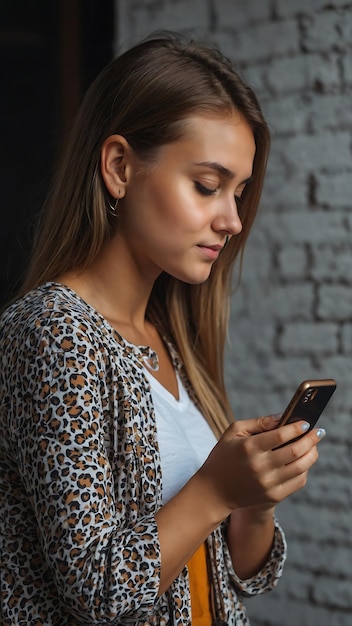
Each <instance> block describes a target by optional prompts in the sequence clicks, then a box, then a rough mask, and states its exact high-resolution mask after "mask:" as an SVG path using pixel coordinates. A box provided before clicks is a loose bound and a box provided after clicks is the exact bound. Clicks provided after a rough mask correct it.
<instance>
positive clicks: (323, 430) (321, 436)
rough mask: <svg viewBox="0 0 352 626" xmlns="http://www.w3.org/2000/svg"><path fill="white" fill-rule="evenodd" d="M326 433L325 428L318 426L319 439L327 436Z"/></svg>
mask: <svg viewBox="0 0 352 626" xmlns="http://www.w3.org/2000/svg"><path fill="white" fill-rule="evenodd" d="M325 435H326V430H325V428H318V429H317V437H319V439H322V438H323V437H325Z"/></svg>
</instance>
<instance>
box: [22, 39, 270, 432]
mask: <svg viewBox="0 0 352 626" xmlns="http://www.w3.org/2000/svg"><path fill="white" fill-rule="evenodd" d="M236 110H237V111H239V112H240V114H241V115H242V116H243V117H244V119H245V120H246V121H247V123H248V124H249V126H250V127H251V129H252V131H253V135H254V139H255V143H256V153H255V158H254V166H253V182H252V183H251V184H250V185H248V186H247V187H246V189H245V190H244V193H243V201H242V202H241V207H240V217H241V221H242V232H241V233H240V234H239V235H237V236H236V237H232V238H231V240H230V242H229V244H228V245H227V246H226V248H225V249H224V251H223V252H222V253H221V255H220V257H219V259H218V260H217V261H216V263H215V264H214V266H213V269H212V272H211V275H210V278H209V279H208V280H207V281H206V282H205V283H203V284H201V285H188V284H185V283H182V282H181V281H179V280H177V279H175V278H173V277H172V276H169V275H165V274H162V275H161V276H160V277H159V279H158V280H157V281H156V283H155V286H154V289H153V291H152V294H151V298H150V301H149V305H148V311H147V314H148V316H149V318H150V319H153V320H154V321H156V322H157V323H158V325H159V327H161V328H162V331H163V332H164V333H165V334H166V335H168V336H169V338H170V339H171V340H172V341H173V342H174V344H175V346H176V348H177V349H178V351H179V353H180V355H181V357H182V359H183V362H184V366H185V371H186V374H187V377H188V379H189V381H190V382H191V385H192V387H193V390H194V394H195V398H196V400H197V402H198V404H199V406H200V408H201V410H202V412H203V414H204V416H205V417H206V419H207V420H208V422H209V423H210V425H211V426H212V428H213V429H214V431H215V432H216V433H217V434H218V435H219V434H220V433H221V432H222V431H223V430H224V428H225V427H226V426H227V425H228V423H229V420H230V419H232V418H231V415H232V414H231V408H230V405H229V402H228V399H227V395H226V391H225V385H224V374H223V358H224V347H225V340H226V333H227V324H228V315H229V302H230V294H231V274H232V268H233V265H234V262H235V260H236V258H237V257H240V258H241V256H242V253H243V249H244V244H245V242H246V239H247V237H248V234H249V231H250V228H251V226H252V224H253V221H254V218H255V215H256V212H257V208H258V204H259V199H260V195H261V190H262V185H263V178H264V173H265V168H266V162H267V157H268V151H269V144H270V138H269V132H268V128H267V125H266V123H265V120H264V118H263V115H262V112H261V109H260V106H259V104H258V101H257V98H256V96H255V94H254V93H253V91H252V89H251V88H250V87H249V86H248V85H246V84H245V83H244V81H243V80H242V78H241V77H240V76H239V75H238V74H237V73H236V72H235V70H234V68H233V66H232V64H231V62H230V61H229V60H228V59H227V58H226V57H224V56H223V55H222V54H221V53H220V52H219V51H218V50H216V49H215V48H213V47H212V46H210V45H205V44H201V43H195V42H193V41H188V40H186V39H185V38H183V37H181V36H179V35H176V34H173V33H162V34H157V35H154V36H152V37H150V38H148V39H146V40H144V41H142V42H141V43H139V44H137V45H136V46H134V47H133V48H131V49H130V50H128V51H127V52H125V53H123V54H121V55H120V56H119V57H118V58H116V59H114V60H113V61H112V62H111V63H109V65H107V67H106V68H105V69H104V70H103V71H102V72H101V74H100V75H99V76H98V77H97V78H96V80H95V81H94V82H93V84H92V85H91V87H90V88H89V90H88V92H87V94H86V96H85V98H84V100H83V103H82V105H81V108H80V111H79V114H78V116H77V119H76V123H75V125H74V128H73V130H72V133H71V137H70V141H69V143H68V145H67V147H66V151H65V153H64V155H63V158H62V163H61V167H60V168H59V170H58V173H57V176H56V179H55V181H54V184H53V188H52V191H51V193H50V195H49V197H48V201H47V203H46V207H45V211H44V212H43V219H42V223H41V225H40V229H39V231H38V237H37V239H36V241H35V245H34V251H33V255H32V259H31V264H30V267H29V271H28V274H27V277H26V279H25V281H24V284H23V287H22V290H21V292H22V293H25V292H27V291H29V290H30V289H32V288H34V287H36V286H38V285H39V284H41V283H43V282H45V281H50V280H55V279H56V278H57V277H58V276H60V275H61V274H63V273H65V272H67V271H69V270H72V269H78V268H85V267H87V266H89V265H91V264H92V263H94V261H95V259H96V258H97V257H98V255H99V253H100V252H101V249H102V247H103V246H104V243H105V242H106V241H107V239H108V238H109V237H111V236H112V234H113V233H114V228H116V222H113V221H112V217H111V214H110V213H109V211H108V210H107V206H108V204H107V203H108V200H109V199H108V194H107V191H106V188H105V186H104V182H103V179H102V176H101V172H100V150H101V146H102V144H103V142H104V140H105V139H106V138H107V137H109V136H110V135H112V134H120V135H123V136H124V137H125V138H126V139H127V141H128V142H129V144H130V145H131V147H132V148H133V149H134V150H135V152H136V153H137V154H138V156H139V157H140V158H141V159H142V160H144V162H146V163H148V162H152V161H153V158H154V157H155V155H156V153H157V150H158V148H159V147H160V146H161V145H164V144H167V143H169V142H171V141H175V140H177V139H179V138H180V137H181V135H182V132H183V126H184V125H183V124H182V121H183V120H184V119H185V118H186V117H187V116H190V115H192V114H195V113H196V114H212V115H214V114H217V115H220V116H227V115H228V114H229V113H230V114H231V113H233V112H234V111H236Z"/></svg>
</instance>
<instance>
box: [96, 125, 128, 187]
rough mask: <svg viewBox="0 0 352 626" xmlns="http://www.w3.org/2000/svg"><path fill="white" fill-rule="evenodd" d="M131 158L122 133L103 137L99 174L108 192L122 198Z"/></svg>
mask: <svg viewBox="0 0 352 626" xmlns="http://www.w3.org/2000/svg"><path fill="white" fill-rule="evenodd" d="M130 160H131V147H130V145H129V143H128V141H127V140H126V139H125V137H123V136H122V135H110V136H109V137H108V138H107V139H105V141H104V143H103V145H102V148H101V156H100V167H101V175H102V177H103V180H104V183H105V186H106V188H107V190H108V192H109V194H110V195H111V196H112V197H113V198H120V199H121V198H123V197H124V195H125V193H126V187H127V181H128V175H129V169H130Z"/></svg>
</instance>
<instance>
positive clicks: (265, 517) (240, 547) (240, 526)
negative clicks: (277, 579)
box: [227, 507, 275, 580]
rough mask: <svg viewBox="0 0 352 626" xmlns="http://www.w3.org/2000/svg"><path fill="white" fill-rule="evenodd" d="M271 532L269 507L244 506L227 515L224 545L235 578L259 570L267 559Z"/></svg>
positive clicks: (272, 513) (273, 526)
mask: <svg viewBox="0 0 352 626" xmlns="http://www.w3.org/2000/svg"><path fill="white" fill-rule="evenodd" d="M274 532H275V525H274V508H273V507H270V508H268V509H262V508H259V507H246V508H241V509H237V510H235V511H233V512H232V513H231V515H230V521H229V525H228V528H227V543H228V547H229V550H230V554H231V559H232V564H233V567H234V570H235V572H236V574H237V576H238V577H239V578H241V579H242V580H245V579H247V578H251V576H254V575H255V574H257V573H258V572H259V571H260V570H261V569H262V567H263V566H264V565H265V563H266V562H267V560H268V558H269V556H270V552H271V549H272V545H273V540H274Z"/></svg>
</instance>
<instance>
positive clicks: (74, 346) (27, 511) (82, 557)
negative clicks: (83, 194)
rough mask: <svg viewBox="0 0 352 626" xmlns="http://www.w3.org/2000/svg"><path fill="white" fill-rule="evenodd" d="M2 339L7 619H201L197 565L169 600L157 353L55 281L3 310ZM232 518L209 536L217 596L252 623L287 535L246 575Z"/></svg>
mask: <svg viewBox="0 0 352 626" xmlns="http://www.w3.org/2000/svg"><path fill="white" fill-rule="evenodd" d="M0 339H1V350H0V364H1V372H0V377H1V403H0V406H1V412H0V467H1V476H0V531H1V540H0V541H1V544H0V545H1V563H2V566H1V590H2V599H1V614H2V624H3V626H29V625H31V626H77V625H78V624H95V625H98V624H99V625H100V626H103V625H108V624H109V625H116V626H118V625H127V624H135V625H137V624H139V625H142V624H143V625H144V626H147V625H158V626H166V625H169V624H174V625H175V626H185V625H190V624H191V607H190V593H189V584H188V573H187V567H185V568H184V570H183V571H182V572H181V573H180V575H179V576H178V577H177V578H176V580H175V581H174V582H173V584H172V585H171V587H170V589H169V590H168V591H167V593H165V594H164V595H162V596H161V597H160V598H158V597H157V594H158V586H159V576H160V547H159V542H158V531H157V526H156V522H155V517H154V514H155V512H156V511H157V510H158V508H159V507H160V506H161V492H162V476H161V467H160V457H159V452H158V441H157V432H156V424H155V416H154V409H153V404H152V398H151V392H150V387H149V384H148V381H147V379H146V377H145V375H144V367H143V364H142V360H143V356H145V354H146V350H147V349H146V348H140V347H136V346H133V345H131V344H129V343H127V342H126V341H124V340H123V339H122V337H120V336H119V335H118V333H117V332H116V331H115V330H113V329H112V328H111V326H110V325H109V324H108V323H107V321H106V320H105V319H104V318H102V317H101V316H100V314H99V313H97V312H96V311H95V310H94V309H92V308H91V307H90V306H89V305H88V304H87V303H85V302H84V301H83V300H81V299H80V298H79V297H78V295H77V294H75V293H74V292H73V291H72V290H70V289H68V288H67V287H64V286H63V285H59V284H55V283H46V284H45V285H43V286H41V287H39V288H38V289H37V290H35V291H33V292H31V293H29V294H28V295H27V296H25V297H24V298H22V299H21V300H19V301H18V302H16V303H15V304H13V305H11V306H10V307H9V308H8V309H7V310H6V311H5V312H4V313H3V315H2V318H1V324H0ZM173 359H174V364H175V367H178V368H179V370H180V371H181V370H182V365H181V364H180V362H179V360H178V359H177V356H176V355H175V354H173ZM224 527H225V525H224V524H223V525H221V526H220V527H219V528H218V529H217V530H216V531H215V532H214V533H213V534H212V535H211V536H210V537H209V539H208V548H209V554H210V561H211V567H212V571H213V585H214V595H215V605H216V607H217V612H218V617H219V618H221V619H222V620H223V622H225V623H227V624H229V625H235V624H236V626H241V625H242V626H244V625H247V624H248V623H249V622H248V618H247V616H246V611H245V607H244V604H243V598H244V597H245V596H248V595H254V594H257V593H262V592H264V591H267V590H269V589H271V588H272V587H273V586H275V584H276V582H277V580H278V578H279V577H280V575H281V571H282V566H283V562H284V559H285V541H284V538H283V534H282V531H281V529H280V527H279V525H278V524H277V525H276V533H275V540H274V543H273V549H272V553H271V556H270V558H269V560H268V562H267V564H266V565H265V567H264V568H263V570H262V571H261V572H260V573H259V574H258V575H257V576H255V577H253V578H251V579H250V580H246V581H242V580H240V579H239V578H238V577H237V576H236V574H235V572H234V571H233V569H232V565H231V560H230V555H229V552H228V550H227V546H226V542H225V540H224Z"/></svg>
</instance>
